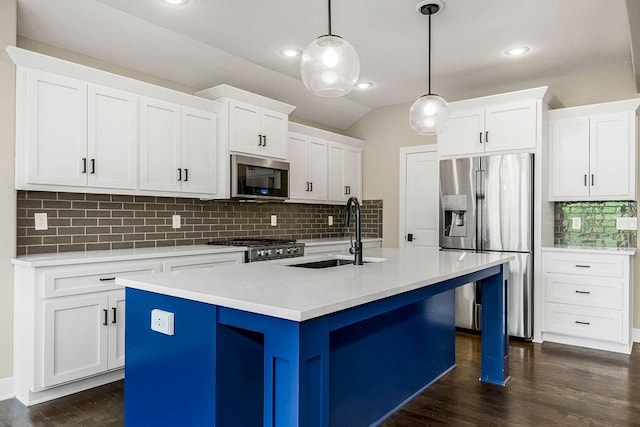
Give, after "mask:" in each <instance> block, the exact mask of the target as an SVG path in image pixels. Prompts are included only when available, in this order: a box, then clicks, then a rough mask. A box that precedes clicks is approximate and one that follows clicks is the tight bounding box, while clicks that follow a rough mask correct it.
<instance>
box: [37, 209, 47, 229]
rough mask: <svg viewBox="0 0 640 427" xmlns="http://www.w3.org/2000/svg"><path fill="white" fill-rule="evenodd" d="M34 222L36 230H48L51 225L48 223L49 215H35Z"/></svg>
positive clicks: (44, 213)
mask: <svg viewBox="0 0 640 427" xmlns="http://www.w3.org/2000/svg"><path fill="white" fill-rule="evenodd" d="M33 220H34V222H35V226H36V230H48V229H49V224H48V222H47V213H46V212H43V213H36V214H33Z"/></svg>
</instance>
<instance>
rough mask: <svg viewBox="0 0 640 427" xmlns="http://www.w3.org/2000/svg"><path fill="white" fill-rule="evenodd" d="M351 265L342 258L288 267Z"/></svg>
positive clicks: (347, 260)
mask: <svg viewBox="0 0 640 427" xmlns="http://www.w3.org/2000/svg"><path fill="white" fill-rule="evenodd" d="M347 264H351V265H353V260H352V259H342V258H334V259H323V260H322V261H311V262H303V263H300V264H290V265H289V267H302V268H328V267H339V266H341V265H347Z"/></svg>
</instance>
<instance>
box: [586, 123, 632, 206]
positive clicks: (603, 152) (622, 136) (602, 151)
mask: <svg viewBox="0 0 640 427" xmlns="http://www.w3.org/2000/svg"><path fill="white" fill-rule="evenodd" d="M630 116H631V115H630V113H626V112H625V113H615V114H603V115H599V116H591V121H590V133H591V140H590V144H591V145H590V147H591V168H590V169H591V170H590V173H591V176H590V179H591V184H592V186H591V196H596V197H597V198H604V199H608V200H611V199H617V200H635V198H636V191H635V171H633V169H634V164H635V140H633V141H632V140H631V137H630V136H631V133H632V130H631V129H630V122H631V117H630Z"/></svg>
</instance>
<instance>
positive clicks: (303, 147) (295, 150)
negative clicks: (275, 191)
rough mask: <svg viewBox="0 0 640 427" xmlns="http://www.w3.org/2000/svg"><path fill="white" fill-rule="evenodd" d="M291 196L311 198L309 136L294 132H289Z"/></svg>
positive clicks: (294, 197)
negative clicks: (308, 159)
mask: <svg viewBox="0 0 640 427" xmlns="http://www.w3.org/2000/svg"><path fill="white" fill-rule="evenodd" d="M289 197H290V198H292V199H308V198H309V179H308V178H307V138H306V137H305V136H303V135H298V134H296V133H293V132H291V133H289Z"/></svg>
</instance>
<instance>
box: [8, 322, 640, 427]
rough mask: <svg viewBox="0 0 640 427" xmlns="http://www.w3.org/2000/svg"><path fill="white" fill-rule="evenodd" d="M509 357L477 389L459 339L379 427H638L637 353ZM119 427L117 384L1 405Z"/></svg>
mask: <svg viewBox="0 0 640 427" xmlns="http://www.w3.org/2000/svg"><path fill="white" fill-rule="evenodd" d="M509 355H510V371H511V375H512V379H511V381H510V382H509V384H508V386H507V387H504V388H501V387H496V386H491V385H486V384H482V383H480V382H478V375H479V372H480V340H479V337H478V336H476V335H470V334H465V333H459V334H458V337H457V349H456V359H457V365H458V366H457V368H456V369H454V370H453V372H451V373H450V374H449V375H447V376H445V377H444V378H442V379H441V380H440V381H438V382H437V383H436V384H434V385H433V386H432V387H430V388H429V389H428V390H426V391H425V392H423V393H422V394H420V395H419V396H417V397H416V398H415V399H413V400H412V401H411V402H409V403H408V404H407V405H406V406H405V407H403V408H402V409H400V410H399V411H398V412H396V413H395V414H394V415H393V416H391V417H390V418H389V419H388V420H387V421H386V422H385V423H384V424H383V426H385V427H414V426H430V425H454V426H500V425H503V426H518V425H534V426H550V425H558V426H586V425H588V426H640V348H639V347H638V346H636V348H635V349H634V352H633V353H632V354H631V356H625V355H620V354H615V353H608V352H603V351H597V350H587V349H581V348H577V347H569V346H563V345H558V344H551V343H545V344H543V345H539V344H530V343H524V342H519V341H512V343H511V346H510V350H509ZM122 424H123V382H122V381H120V382H116V383H113V384H109V385H106V386H103V387H99V388H95V389H93V390H89V391H86V392H82V393H78V394H75V395H72V396H67V397H65V398H62V399H58V400H55V401H52V402H47V403H43V404H40V405H35V406H32V407H30V408H25V407H24V406H22V404H20V403H19V402H17V401H16V400H15V399H12V400H6V401H3V402H0V427H5V426H6V427H8V426H11V427H23V426H120V425H122ZM133 427H138V426H133ZM145 427H146V426H145ZM176 427H187V426H176ZM239 427H240V426H239Z"/></svg>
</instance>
